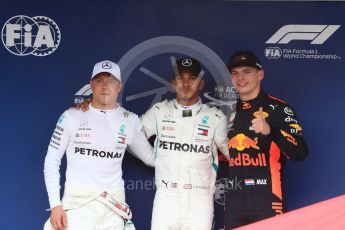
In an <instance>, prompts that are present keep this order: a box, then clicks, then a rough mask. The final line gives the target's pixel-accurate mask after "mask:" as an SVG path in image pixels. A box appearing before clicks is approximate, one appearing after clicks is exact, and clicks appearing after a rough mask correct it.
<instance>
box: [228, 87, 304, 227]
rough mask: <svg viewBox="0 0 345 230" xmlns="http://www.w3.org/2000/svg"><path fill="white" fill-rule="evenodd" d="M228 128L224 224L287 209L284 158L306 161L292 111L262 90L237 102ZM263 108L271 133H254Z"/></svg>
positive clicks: (243, 222) (232, 224) (237, 223)
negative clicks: (282, 179)
mask: <svg viewBox="0 0 345 230" xmlns="http://www.w3.org/2000/svg"><path fill="white" fill-rule="evenodd" d="M236 107H237V108H236V116H235V118H234V120H233V126H232V127H231V130H230V131H229V135H228V137H229V143H228V146H229V152H230V161H229V168H228V176H229V184H228V191H227V193H226V204H225V218H224V223H225V229H226V230H228V229H232V228H234V227H239V226H242V225H246V224H249V223H252V222H256V221H259V220H262V219H265V218H268V217H272V216H275V215H279V214H282V213H283V203H282V202H283V195H282V188H281V169H282V165H283V164H284V161H285V159H291V160H303V159H305V158H306V157H307V154H308V149H307V146H306V143H305V141H304V139H303V137H302V128H301V126H300V125H299V124H298V121H297V118H296V115H295V112H294V110H293V109H292V108H291V106H289V105H288V104H286V103H285V102H284V101H282V100H280V99H278V98H275V97H272V96H270V95H268V94H266V93H264V92H263V91H261V92H260V93H259V95H258V96H257V97H256V98H255V99H252V100H250V101H241V100H239V101H238V102H237V106H236ZM260 107H262V108H263V111H264V113H263V114H264V116H265V119H266V121H267V123H268V124H269V125H270V128H271V132H270V134H269V135H267V136H264V135H262V134H258V133H255V131H254V130H253V129H252V127H251V121H252V120H253V119H254V118H255V117H258V116H259V108H260Z"/></svg>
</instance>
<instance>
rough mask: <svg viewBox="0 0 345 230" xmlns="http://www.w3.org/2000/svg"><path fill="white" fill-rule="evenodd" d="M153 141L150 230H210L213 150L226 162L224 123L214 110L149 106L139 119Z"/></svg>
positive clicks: (175, 105)
mask: <svg viewBox="0 0 345 230" xmlns="http://www.w3.org/2000/svg"><path fill="white" fill-rule="evenodd" d="M141 122H142V125H143V127H144V131H145V134H146V136H147V137H150V136H152V135H156V140H155V145H154V148H155V154H156V162H155V177H156V186H157V192H156V195H155V200H154V206H153V213H152V228H151V229H152V230H176V229H179V230H187V229H188V230H210V229H211V227H212V221H213V195H214V192H215V180H216V173H217V169H218V152H217V149H219V150H220V151H221V152H222V153H223V154H224V155H225V156H226V157H227V158H228V157H229V156H228V148H227V122H226V117H225V116H224V114H223V113H222V112H221V111H220V110H218V109H217V108H211V107H209V106H207V105H205V104H202V103H201V100H199V102H198V103H197V104H195V105H192V106H190V107H189V108H185V107H183V106H181V105H179V104H178V103H177V102H176V100H172V101H163V102H160V103H157V104H155V105H154V106H153V107H152V108H151V109H150V110H148V111H147V112H146V113H145V114H144V115H143V116H142V117H141Z"/></svg>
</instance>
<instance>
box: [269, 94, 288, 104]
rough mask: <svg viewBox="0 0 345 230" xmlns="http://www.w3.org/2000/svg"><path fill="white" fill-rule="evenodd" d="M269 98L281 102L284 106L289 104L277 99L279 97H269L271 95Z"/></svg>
mask: <svg viewBox="0 0 345 230" xmlns="http://www.w3.org/2000/svg"><path fill="white" fill-rule="evenodd" d="M268 97H269V98H271V99H273V100H276V101H279V102H281V103H283V104H287V103H286V102H285V101H283V100H282V99H279V98H277V97H273V96H271V95H269V94H268Z"/></svg>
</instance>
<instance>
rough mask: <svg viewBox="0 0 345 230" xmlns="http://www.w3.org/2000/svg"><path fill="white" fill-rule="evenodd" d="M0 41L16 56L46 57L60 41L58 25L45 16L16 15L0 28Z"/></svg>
mask: <svg viewBox="0 0 345 230" xmlns="http://www.w3.org/2000/svg"><path fill="white" fill-rule="evenodd" d="M1 39H2V43H3V45H4V46H5V48H6V49H7V50H8V51H9V52H10V53H12V54H14V55H17V56H27V55H34V56H47V55H49V54H51V53H53V52H54V51H55V50H56V49H57V48H58V46H59V44H60V41H61V31H60V29H59V27H58V25H57V24H56V23H55V22H54V21H53V20H52V19H50V18H48V17H46V16H35V17H28V16H25V15H17V16H14V17H12V18H10V19H8V20H7V21H6V22H5V24H4V25H3V27H2V30H1Z"/></svg>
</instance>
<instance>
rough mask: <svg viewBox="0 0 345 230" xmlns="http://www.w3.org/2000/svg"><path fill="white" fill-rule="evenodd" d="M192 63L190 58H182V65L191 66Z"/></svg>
mask: <svg viewBox="0 0 345 230" xmlns="http://www.w3.org/2000/svg"><path fill="white" fill-rule="evenodd" d="M192 64H193V63H192V60H190V59H189V58H185V59H183V60H182V65H183V66H191V65H192Z"/></svg>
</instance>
